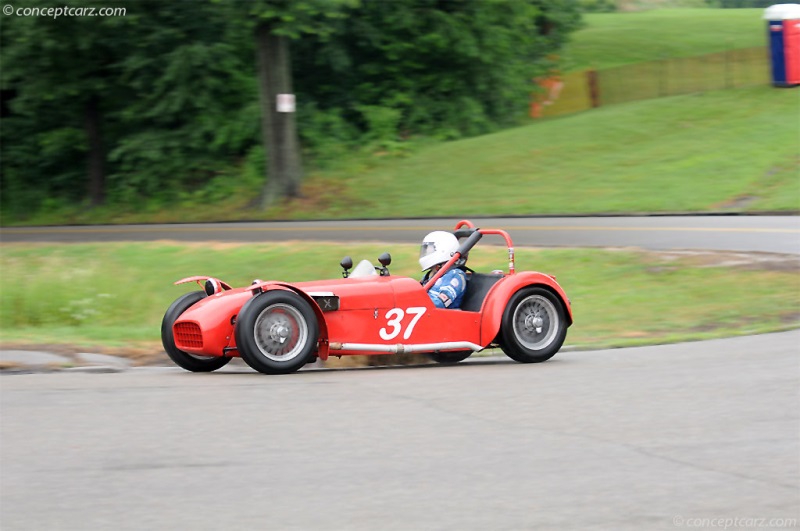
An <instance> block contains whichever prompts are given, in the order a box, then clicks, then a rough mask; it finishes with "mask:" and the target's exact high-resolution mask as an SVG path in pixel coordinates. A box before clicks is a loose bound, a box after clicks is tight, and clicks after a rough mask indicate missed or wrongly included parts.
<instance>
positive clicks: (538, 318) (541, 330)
mask: <svg viewBox="0 0 800 531" xmlns="http://www.w3.org/2000/svg"><path fill="white" fill-rule="evenodd" d="M566 337H567V319H566V311H565V310H564V303H563V302H562V301H561V300H560V299H559V298H558V296H556V295H555V294H554V293H553V292H551V291H549V290H547V289H545V288H538V287H536V288H526V289H522V290H520V291H518V292H517V293H515V294H514V295H513V296H512V297H511V300H509V301H508V305H507V306H506V309H505V311H504V312H503V321H502V324H501V328H500V338H501V341H500V347H501V348H502V349H503V352H505V354H506V355H507V356H508V357H509V358H511V359H512V360H515V361H518V362H520V363H541V362H543V361H547V360H549V359H550V358H552V357H553V356H554V355H555V354H556V352H558V351H559V349H560V348H561V345H563V344H564V339H566Z"/></svg>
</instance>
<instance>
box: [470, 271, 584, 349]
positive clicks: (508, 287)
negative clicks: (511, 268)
mask: <svg viewBox="0 0 800 531" xmlns="http://www.w3.org/2000/svg"><path fill="white" fill-rule="evenodd" d="M536 286H542V287H545V288H548V289H550V291H552V292H553V293H555V294H556V296H558V298H559V299H561V301H562V302H563V304H564V308H565V309H566V312H567V326H570V325H571V324H572V305H571V304H570V301H569V298H568V297H567V294H566V293H565V292H564V290H563V289H562V288H561V286H560V285H559V284H558V282H556V280H555V278H553V277H552V276H550V275H546V274H544V273H539V272H535V271H525V272H522V273H517V274H515V275H509V276H507V277H505V278H504V279H503V280H501V281H500V282H498V283H497V284H496V285H495V286H494V287H493V288H492V289H491V291H489V293H488V295H487V296H486V300H485V301H484V303H483V309H482V311H481V313H482V314H483V317H482V319H481V344H482V345H488V344H489V343H491V342H492V341H494V339H495V338H496V337H497V334H498V333H499V332H500V326H501V324H502V322H503V312H504V311H505V309H506V306H507V305H508V301H509V300H511V297H512V296H513V295H514V294H515V293H516V292H518V291H519V290H521V289H523V288H531V287H536Z"/></svg>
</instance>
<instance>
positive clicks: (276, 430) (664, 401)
mask: <svg viewBox="0 0 800 531" xmlns="http://www.w3.org/2000/svg"><path fill="white" fill-rule="evenodd" d="M798 220H800V218H795V217H700V218H689V217H664V218H655V217H653V218H650V217H648V218H540V219H501V220H498V219H492V220H488V219H487V220H481V221H480V223H479V224H480V225H482V226H487V227H488V226H490V225H491V226H495V227H502V228H507V229H509V231H510V232H511V234H512V236H513V237H514V238H515V240H516V242H517V245H520V246H522V245H534V246H552V245H566V246H639V247H643V248H650V249H674V248H681V249H719V250H734V251H756V252H780V253H792V254H798V253H800V224H799V223H798ZM451 223H452V221H450V220H447V221H443V220H415V221H400V222H390V221H368V222H366V221H365V222H326V223H245V224H238V223H237V224H215V225H181V226H164V225H154V226H144V227H142V226H138V227H136V226H128V227H65V228H27V229H3V230H2V233H1V234H2V241H4V242H11V241H64V242H66V241H87V240H91V241H115V240H144V239H172V240H191V241H203V240H219V239H225V240H229V241H251V240H256V241H273V240H290V239H311V240H319V239H327V240H382V241H386V240H393V241H408V242H418V241H419V239H420V237H421V236H422V234H424V232H426V231H428V230H431V229H435V228H442V227H448V226H449V225H450V224H451ZM798 345H800V331H798V330H795V331H791V332H784V333H779V334H770V335H763V336H752V337H741V338H734V339H723V340H715V341H706V342H697V343H685V344H675V345H664V346H655V347H646V348H630V349H620V350H607V351H594V352H570V351H568V350H567V351H563V352H561V353H559V354H558V355H557V356H556V357H555V358H554V359H553V360H551V361H549V362H547V363H544V364H539V365H521V364H515V363H511V362H509V361H507V360H499V359H489V360H480V359H478V360H475V361H470V360H468V361H467V362H466V363H463V364H460V365H458V366H452V367H443V366H423V367H412V368H392V369H387V370H383V369H376V368H367V369H355V370H343V369H338V370H324V369H323V370H319V369H316V370H303V371H300V372H299V373H296V374H292V375H286V376H282V377H267V376H263V375H260V374H256V373H254V372H253V371H251V370H249V368H246V367H243V366H241V365H240V364H236V363H231V364H230V365H229V366H227V367H225V368H224V369H223V370H222V371H221V372H220V373H215V374H190V373H186V372H183V371H181V370H180V369H177V368H172V367H170V368H149V369H148V368H143V369H133V370H129V371H125V372H122V373H118V374H86V373H78V374H71V373H69V372H66V371H62V372H59V373H55V374H30V375H3V376H0V379H2V382H0V399H1V401H0V403H1V404H2V418H1V420H0V422H1V423H2V424H1V427H2V430H1V431H0V436H2V444H0V528H2V529H3V531H11V530H27V529H75V530H108V529H115V530H141V529H153V530H160V529H164V530H170V529H193V530H205V529H208V530H216V529H276V530H293V529H303V530H304V529H324V530H326V531H327V530H374V529H381V530H400V531H403V530H414V531H416V530H427V529H432V530H450V529H452V530H486V529H492V530H520V529H580V530H585V529H590V530H591V529H597V530H607V529H619V530H628V529H629V530H637V531H638V530H641V529H665V530H675V529H684V528H706V529H709V528H712V529H713V528H720V529H723V528H727V529H753V528H771V529H789V528H792V529H794V528H798V527H800V402H799V400H798V389H800V347H798Z"/></svg>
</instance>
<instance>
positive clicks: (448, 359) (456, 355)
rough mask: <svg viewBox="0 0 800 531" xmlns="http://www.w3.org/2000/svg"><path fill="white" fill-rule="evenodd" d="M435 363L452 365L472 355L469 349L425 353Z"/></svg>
mask: <svg viewBox="0 0 800 531" xmlns="http://www.w3.org/2000/svg"><path fill="white" fill-rule="evenodd" d="M427 356H428V357H429V358H430V359H432V360H433V361H435V362H436V363H441V364H443V365H452V364H454V363H458V362H460V361H464V360H465V359H467V358H469V357H470V356H472V351H471V350H459V351H458V352H433V353H431V354H428V355H427Z"/></svg>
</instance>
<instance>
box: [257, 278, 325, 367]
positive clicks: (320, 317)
mask: <svg viewBox="0 0 800 531" xmlns="http://www.w3.org/2000/svg"><path fill="white" fill-rule="evenodd" d="M273 289H282V290H286V291H293V292H294V293H297V294H298V295H300V297H302V298H303V300H305V301H306V302H307V303H308V304H309V305H310V306H311V309H312V310H314V315H316V316H317V323H318V324H319V343H318V348H317V356H319V358H320V359H321V360H323V361H324V360H326V359H328V352H329V350H328V325H327V323H326V322H325V316H324V314H323V312H322V309H321V308H320V307H319V304H317V301H315V300H314V299H313V298H312V297H311V296H310V295H309V294H308V293H306V292H304V291H303V290H301V289H298V288H297V287H295V286H292V285H291V284H287V283H284V282H263V283H260V284H254V285H253V286H251V287H250V291H252V292H253V296H257V295H258V294H259V293H263V292H265V291H269V290H273Z"/></svg>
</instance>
